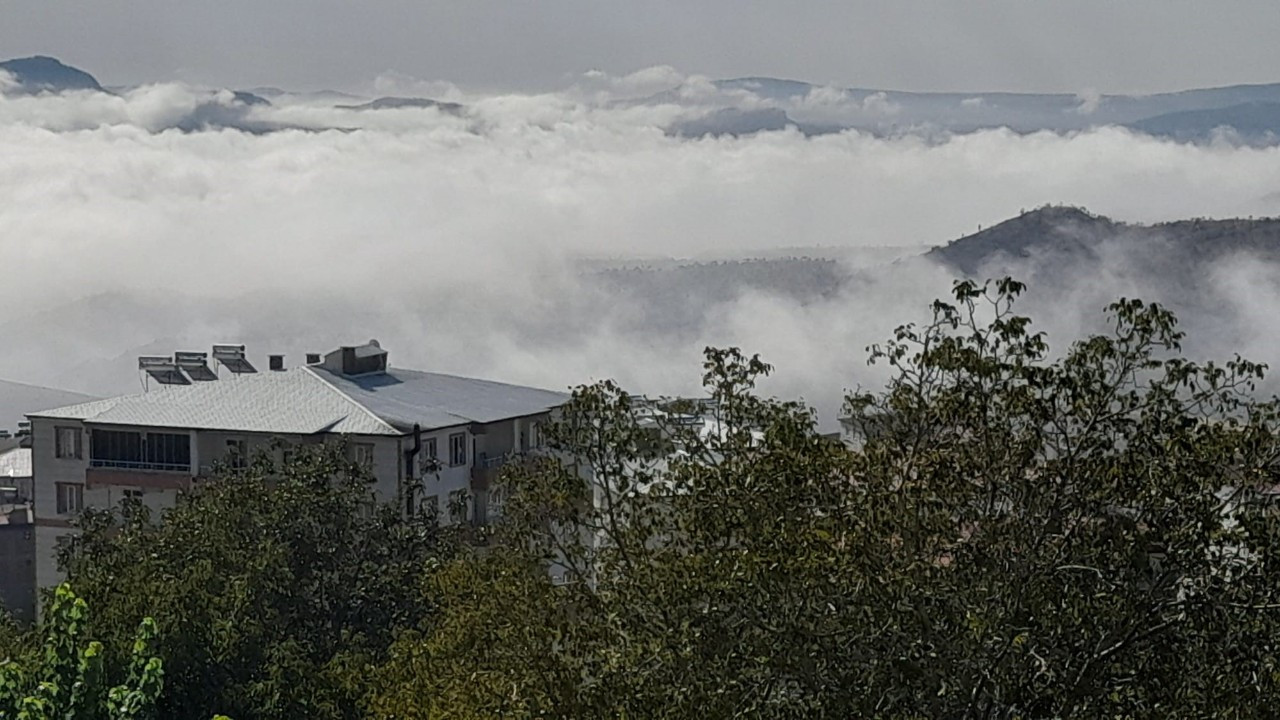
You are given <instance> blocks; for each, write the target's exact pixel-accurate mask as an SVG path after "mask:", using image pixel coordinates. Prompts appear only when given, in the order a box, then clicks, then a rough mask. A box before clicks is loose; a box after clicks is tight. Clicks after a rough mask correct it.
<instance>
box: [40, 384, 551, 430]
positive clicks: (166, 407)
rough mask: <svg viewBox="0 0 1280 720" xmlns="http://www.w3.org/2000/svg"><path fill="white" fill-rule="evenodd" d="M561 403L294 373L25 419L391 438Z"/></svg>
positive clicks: (546, 397)
mask: <svg viewBox="0 0 1280 720" xmlns="http://www.w3.org/2000/svg"><path fill="white" fill-rule="evenodd" d="M567 399H568V396H567V395H565V394H563V393H556V392H550V391H547V390H538V389H536V388H529V387H522V386H519V385H507V384H504V383H498V382H491V381H488V380H475V379H471V378H463V377H457V376H453V375H441V374H438V373H425V372H417V371H413V370H399V369H390V370H388V371H387V372H386V373H379V374H371V375H365V376H358V377H346V376H343V375H339V374H336V373H333V372H330V371H328V370H325V369H323V368H319V367H298V368H293V369H290V370H286V371H280V372H265V373H257V374H251V375H239V376H235V377H231V378H227V379H223V380H217V381H213V382H204V383H194V384H192V385H161V386H158V387H154V388H152V389H151V390H150V391H149V392H145V393H141V394H138V395H127V396H124V397H117V398H110V399H106V400H97V401H93V402H87V403H81V404H79V405H71V406H69V407H63V408H58V409H56V410H49V411H45V412H38V413H32V414H31V417H41V418H66V419H75V420H81V421H84V422H89V423H100V424H105V425H134V426H144V427H170V428H189V429H195V430H228V431H240V432H261V433H274V434H290V435H293V434H297V435H310V434H314V433H324V432H330V433H346V434H354V435H400V434H403V433H406V432H408V431H410V430H411V429H412V428H413V426H414V425H415V424H418V425H421V426H422V428H423V429H426V430H430V429H433V428H443V427H456V426H459V425H466V424H470V423H473V422H480V423H487V422H495V421H497V420H503V419H507V418H515V417H524V416H527V415H536V414H539V413H543V412H546V411H547V410H549V409H551V408H554V407H557V406H559V405H561V404H563V403H564V402H565V400H567Z"/></svg>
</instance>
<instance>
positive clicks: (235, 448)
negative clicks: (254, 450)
mask: <svg viewBox="0 0 1280 720" xmlns="http://www.w3.org/2000/svg"><path fill="white" fill-rule="evenodd" d="M227 464H228V465H230V466H231V467H232V468H233V469H235V470H243V469H244V468H246V467H248V466H249V453H248V450H247V449H246V447H245V442H244V440H240V439H238V438H237V439H232V440H228V441H227Z"/></svg>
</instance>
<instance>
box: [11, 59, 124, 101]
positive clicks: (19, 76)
mask: <svg viewBox="0 0 1280 720" xmlns="http://www.w3.org/2000/svg"><path fill="white" fill-rule="evenodd" d="M0 70H4V71H7V72H8V73H9V74H10V75H13V77H14V78H15V79H16V80H17V81H18V88H19V90H20V91H21V92H26V93H40V92H63V91H66V90H94V91H97V92H105V90H103V88H102V86H101V85H99V84H98V81H97V80H96V79H95V78H94V77H93V76H92V75H90V74H89V73H87V72H85V71H83V70H80V69H78V68H74V67H71V66H70V65H64V64H63V63H62V62H60V61H59V60H57V59H55V58H51V57H45V56H44V55H36V56H34V57H28V58H17V59H14V60H5V61H3V62H0Z"/></svg>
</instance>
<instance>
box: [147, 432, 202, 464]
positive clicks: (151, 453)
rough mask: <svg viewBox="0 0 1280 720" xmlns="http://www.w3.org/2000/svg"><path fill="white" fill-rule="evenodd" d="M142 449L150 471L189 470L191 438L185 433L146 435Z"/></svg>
mask: <svg viewBox="0 0 1280 720" xmlns="http://www.w3.org/2000/svg"><path fill="white" fill-rule="evenodd" d="M143 447H144V449H145V456H146V460H145V463H146V467H147V468H148V469H150V470H189V469H191V438H190V437H188V436H187V435H186V433H147V437H146V442H145V443H144V444H143Z"/></svg>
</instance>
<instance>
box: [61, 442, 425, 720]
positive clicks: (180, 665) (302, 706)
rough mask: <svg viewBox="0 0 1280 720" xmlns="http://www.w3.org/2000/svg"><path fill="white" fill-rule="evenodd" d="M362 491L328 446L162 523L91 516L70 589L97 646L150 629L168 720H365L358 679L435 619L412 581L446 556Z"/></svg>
mask: <svg viewBox="0 0 1280 720" xmlns="http://www.w3.org/2000/svg"><path fill="white" fill-rule="evenodd" d="M370 483H371V478H370V477H369V476H368V474H367V472H366V471H365V470H363V469H362V468H360V467H359V466H358V465H356V464H355V463H353V462H351V461H349V460H348V459H347V457H346V454H345V452H344V448H343V447H342V446H340V445H338V444H330V445H316V446H304V447H300V448H296V449H295V453H294V457H293V458H292V459H291V460H290V461H289V462H288V463H286V464H283V465H277V464H275V463H273V462H272V461H271V460H270V459H269V458H268V457H266V456H265V455H264V456H261V457H258V458H256V459H255V460H254V462H253V463H252V464H251V466H250V467H249V468H247V469H245V470H243V471H231V470H226V469H224V470H223V471H220V472H219V473H218V474H217V476H216V477H213V478H211V479H208V480H206V481H203V482H201V483H200V485H199V486H198V487H197V488H195V489H194V490H193V491H191V492H190V493H188V494H186V495H185V496H184V497H182V498H181V499H180V500H179V502H178V504H177V506H176V507H174V508H172V509H170V510H168V511H167V512H166V513H165V514H164V515H163V517H161V518H155V517H151V516H150V515H149V513H148V512H147V511H146V508H145V507H143V506H142V505H140V504H137V503H131V504H126V505H125V506H124V507H123V509H118V510H114V511H99V512H93V513H89V514H87V515H86V516H85V517H84V518H83V519H82V521H81V523H82V526H83V529H84V532H83V534H82V535H81V536H80V537H79V538H78V539H77V541H76V542H74V543H73V544H71V545H70V547H69V548H68V552H67V553H66V556H65V558H64V559H63V560H64V565H65V567H66V570H67V572H68V579H69V582H70V584H71V586H72V587H74V588H75V590H76V591H77V592H78V593H80V594H81V595H82V596H83V597H85V598H86V599H87V600H88V601H89V603H90V605H91V606H92V607H94V608H95V614H96V615H97V625H98V627H99V628H100V629H101V630H102V632H103V633H104V634H105V635H106V637H109V638H120V637H123V636H124V635H125V634H126V632H127V630H128V625H127V623H129V622H130V620H129V618H131V617H138V616H139V614H141V613H143V612H145V613H147V614H148V615H150V616H152V617H154V618H155V622H156V624H157V626H158V627H159V629H160V631H161V637H160V641H159V643H158V645H157V653H158V655H159V657H161V658H162V659H163V660H164V663H165V667H166V668H167V669H168V671H169V675H168V677H169V682H168V684H167V687H166V689H165V693H164V694H163V695H162V697H161V698H160V701H159V702H160V714H161V715H162V716H163V717H171V718H198V717H209V716H211V715H212V714H213V713H214V712H226V713H228V714H230V715H231V716H232V717H235V718H238V719H240V720H244V719H252V718H280V717H307V718H355V717H363V716H364V713H363V711H362V709H361V708H362V702H363V696H364V694H365V692H366V688H365V677H366V676H367V674H368V668H369V667H371V666H372V665H373V664H374V663H375V661H377V660H378V659H379V656H380V655H381V653H383V652H384V651H385V649H386V647H387V646H388V645H389V644H390V643H391V641H392V639H393V637H394V632H395V630H396V629H397V628H400V627H411V626H415V625H417V624H420V623H422V622H424V618H426V617H428V616H429V614H430V612H431V607H430V605H429V604H428V602H427V601H426V599H425V596H424V595H423V593H422V592H421V591H420V590H419V585H420V581H421V578H422V576H423V574H424V572H425V573H429V570H430V568H431V566H432V564H433V563H435V562H436V560H437V558H438V556H439V555H440V554H441V553H446V552H448V550H447V548H448V543H445V542H442V540H441V534H440V532H439V530H438V528H437V527H436V525H435V523H434V521H433V520H430V519H425V518H422V519H418V518H412V519H406V518H403V517H401V516H400V515H399V514H398V513H397V512H396V511H395V510H394V509H393V508H389V507H383V506H380V505H378V504H376V503H375V502H374V500H373V497H372V493H371V487H370ZM116 660H118V658H113V661H116ZM111 667H121V666H120V665H118V664H112V665H111Z"/></svg>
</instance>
